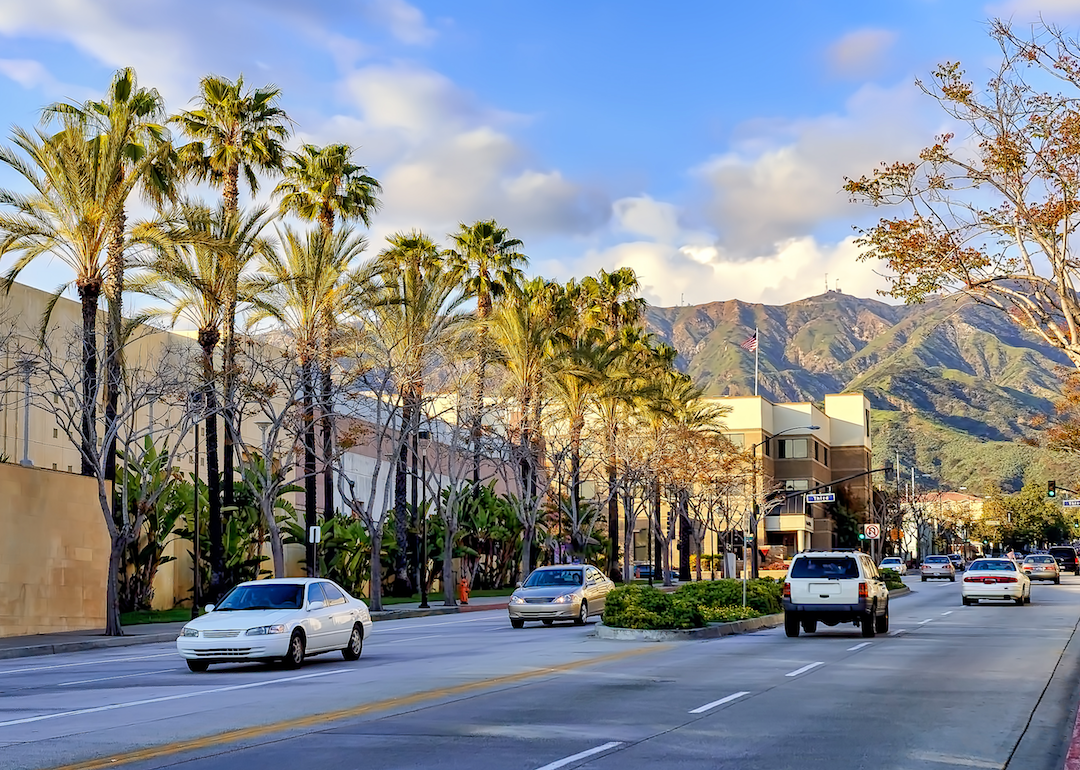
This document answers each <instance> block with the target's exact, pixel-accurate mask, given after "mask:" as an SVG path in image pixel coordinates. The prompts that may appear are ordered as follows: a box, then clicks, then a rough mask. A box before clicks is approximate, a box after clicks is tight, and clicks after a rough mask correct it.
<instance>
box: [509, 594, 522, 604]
mask: <svg viewBox="0 0 1080 770" xmlns="http://www.w3.org/2000/svg"><path fill="white" fill-rule="evenodd" d="M510 603H511V604H524V603H525V600H524V599H522V598H521V597H520V596H518V595H517V594H514V595H513V596H511V597H510Z"/></svg>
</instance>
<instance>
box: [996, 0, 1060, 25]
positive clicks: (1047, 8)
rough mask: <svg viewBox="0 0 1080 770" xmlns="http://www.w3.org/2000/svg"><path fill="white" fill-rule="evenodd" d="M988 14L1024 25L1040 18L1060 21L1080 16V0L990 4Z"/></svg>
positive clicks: (1032, 0)
mask: <svg viewBox="0 0 1080 770" xmlns="http://www.w3.org/2000/svg"><path fill="white" fill-rule="evenodd" d="M986 14H987V16H990V17H994V18H1002V19H1012V20H1013V21H1015V22H1017V23H1022V24H1023V23H1028V22H1032V21H1037V20H1038V19H1040V18H1044V19H1046V20H1047V21H1060V20H1061V19H1062V17H1071V18H1075V17H1078V16H1080V0H1005V2H998V3H990V4H988V5H987V6H986Z"/></svg>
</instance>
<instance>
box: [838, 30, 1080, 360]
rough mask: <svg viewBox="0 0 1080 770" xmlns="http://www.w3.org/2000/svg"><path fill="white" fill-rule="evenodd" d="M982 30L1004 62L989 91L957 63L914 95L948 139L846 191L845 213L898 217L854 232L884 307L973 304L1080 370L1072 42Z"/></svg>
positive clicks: (1079, 150)
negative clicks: (858, 205)
mask: <svg viewBox="0 0 1080 770" xmlns="http://www.w3.org/2000/svg"><path fill="white" fill-rule="evenodd" d="M990 29H991V32H990V34H991V36H992V37H993V38H994V40H995V41H996V42H997V43H998V45H999V46H1000V48H1001V52H1002V59H1001V62H1000V65H999V67H998V68H997V71H996V72H995V73H994V74H993V75H992V77H990V78H989V79H988V81H987V82H986V83H985V85H982V86H979V87H977V86H976V85H975V84H974V83H973V82H972V81H971V80H969V78H968V76H967V74H966V73H965V71H964V70H963V69H962V67H961V65H960V64H959V63H957V62H947V63H945V64H942V65H940V66H939V67H938V68H937V69H936V70H935V71H934V72H933V74H932V76H931V78H930V80H929V81H927V82H923V81H918V82H917V84H918V86H919V87H920V88H921V89H922V90H923V92H924V93H926V94H927V95H928V96H930V97H931V98H933V99H935V100H936V101H937V102H938V104H940V106H941V108H942V109H943V110H944V111H945V113H946V114H947V115H948V116H949V118H951V121H952V123H953V124H954V126H955V127H956V128H955V131H953V132H952V133H947V134H944V135H942V136H939V137H937V139H936V140H935V142H934V144H932V145H931V146H929V147H927V148H925V149H924V150H923V151H922V152H921V153H920V155H919V158H918V160H911V161H899V162H895V163H887V164H883V165H882V166H880V167H879V168H877V169H875V170H874V171H873V172H872V173H870V174H869V175H867V176H862V177H860V178H858V179H845V185H844V189H845V190H846V191H847V192H848V193H849V194H850V195H851V198H852V200H853V201H855V202H863V203H869V204H871V205H873V206H890V207H893V208H895V209H899V210H900V211H901V212H902V213H901V214H899V215H898V216H896V217H895V218H882V219H881V220H880V221H879V222H878V224H877V225H875V226H873V227H871V228H868V229H859V228H857V232H858V233H859V237H858V238H857V240H856V243H857V244H858V245H859V246H860V247H861V249H862V253H861V255H860V257H859V259H860V260H864V261H866V260H872V261H880V262H881V263H883V264H884V265H885V266H886V267H887V269H888V274H887V277H888V280H889V283H890V286H889V289H888V290H886V291H883V292H882V293H883V294H885V295H886V296H891V297H895V298H897V299H902V300H904V301H905V302H908V303H919V302H922V301H923V300H924V299H925V298H926V297H928V296H930V295H933V294H965V295H968V296H970V297H972V298H973V299H975V300H976V301H978V302H980V303H983V304H986V305H990V306H993V307H996V308H998V309H1000V310H1002V311H1004V312H1006V313H1008V314H1009V316H1010V317H1011V318H1012V319H1013V320H1014V321H1015V322H1016V323H1017V324H1019V325H1020V326H1021V327H1023V328H1025V329H1027V330H1029V331H1031V332H1033V333H1034V334H1036V335H1038V336H1039V337H1040V338H1041V339H1042V340H1043V341H1045V342H1046V343H1047V344H1048V345H1051V346H1053V347H1055V348H1058V349H1060V350H1061V351H1062V352H1064V353H1065V354H1066V355H1067V356H1068V357H1069V359H1070V360H1071V361H1072V363H1073V365H1074V367H1076V368H1077V369H1080V298H1078V297H1077V294H1076V283H1077V279H1078V277H1080V276H1078V271H1080V258H1078V255H1077V254H1074V253H1073V245H1072V238H1073V235H1074V231H1075V229H1076V227H1077V224H1078V223H1080V217H1078V215H1080V42H1078V41H1077V40H1076V39H1075V38H1073V37H1070V36H1068V35H1066V34H1065V32H1064V31H1063V30H1062V29H1060V28H1058V27H1054V26H1050V25H1047V24H1039V25H1035V26H1034V27H1032V28H1031V29H1030V32H1029V34H1028V35H1026V36H1022V35H1020V34H1018V33H1017V32H1016V31H1015V30H1014V28H1013V27H1012V25H1011V24H1010V23H1008V22H1004V21H992V22H991V25H990ZM1057 88H1061V89H1063V92H1062V93H1059V92H1057V91H1054V90H1052V89H1057Z"/></svg>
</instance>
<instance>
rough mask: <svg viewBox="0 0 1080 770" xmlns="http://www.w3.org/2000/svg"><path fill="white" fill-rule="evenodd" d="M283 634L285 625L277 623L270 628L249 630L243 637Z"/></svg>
mask: <svg viewBox="0 0 1080 770" xmlns="http://www.w3.org/2000/svg"><path fill="white" fill-rule="evenodd" d="M283 633H285V625H284V624H283V623H277V624H275V625H272V626H258V627H257V628H249V629H248V630H247V631H245V632H244V636H265V635H266V634H283Z"/></svg>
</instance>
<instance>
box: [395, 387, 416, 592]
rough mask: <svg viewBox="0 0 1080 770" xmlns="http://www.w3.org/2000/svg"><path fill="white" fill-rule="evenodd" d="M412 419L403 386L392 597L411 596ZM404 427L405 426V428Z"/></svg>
mask: <svg viewBox="0 0 1080 770" xmlns="http://www.w3.org/2000/svg"><path fill="white" fill-rule="evenodd" d="M412 422H413V403H412V396H411V394H410V393H409V391H408V389H407V387H406V388H404V389H403V392H402V394H401V426H400V436H399V440H400V446H399V447H398V454H397V458H396V459H395V461H394V541H395V543H396V545H397V549H396V552H395V553H394V584H393V593H394V595H395V596H411V595H412V593H413V590H412V588H413V587H412V582H411V581H410V579H409V577H410V576H409V561H408V557H409V506H408V480H409V442H408V435H407V434H408V430H409V427H411V426H412ZM407 426H408V427H407Z"/></svg>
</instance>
